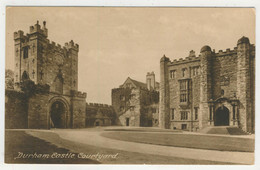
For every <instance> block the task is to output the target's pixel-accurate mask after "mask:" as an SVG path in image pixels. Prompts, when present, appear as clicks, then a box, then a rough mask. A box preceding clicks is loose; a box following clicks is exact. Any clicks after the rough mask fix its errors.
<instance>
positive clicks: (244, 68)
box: [237, 37, 254, 132]
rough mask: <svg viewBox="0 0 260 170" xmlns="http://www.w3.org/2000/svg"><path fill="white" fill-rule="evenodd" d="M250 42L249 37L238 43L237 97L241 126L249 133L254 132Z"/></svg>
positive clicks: (241, 39)
mask: <svg viewBox="0 0 260 170" xmlns="http://www.w3.org/2000/svg"><path fill="white" fill-rule="evenodd" d="M251 59H252V58H251V56H250V42H249V39H248V38H247V37H242V38H240V39H239V40H238V42H237V97H238V100H239V102H240V105H239V121H240V123H239V126H240V127H241V128H242V129H243V130H244V131H248V132H252V131H253V126H252V124H253V122H252V114H253V113H252V111H253V110H254V108H252V105H251V98H252V94H251V84H250V83H251V82H250V80H251V74H250V68H251V67H253V66H251V65H250V63H251V62H250V60H251Z"/></svg>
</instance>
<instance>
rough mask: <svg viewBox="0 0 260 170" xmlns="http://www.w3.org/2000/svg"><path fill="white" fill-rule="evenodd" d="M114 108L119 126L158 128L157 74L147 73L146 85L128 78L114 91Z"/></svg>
mask: <svg viewBox="0 0 260 170" xmlns="http://www.w3.org/2000/svg"><path fill="white" fill-rule="evenodd" d="M112 106H113V107H114V110H115V112H116V115H117V116H116V117H117V122H116V124H117V125H122V126H158V124H159V120H158V119H159V117H158V116H159V83H158V82H156V81H155V74H154V73H153V72H151V73H147V75H146V83H142V82H139V81H136V80H133V79H131V78H129V77H128V78H127V79H126V81H125V82H124V83H123V84H122V85H121V86H120V87H119V88H115V89H112Z"/></svg>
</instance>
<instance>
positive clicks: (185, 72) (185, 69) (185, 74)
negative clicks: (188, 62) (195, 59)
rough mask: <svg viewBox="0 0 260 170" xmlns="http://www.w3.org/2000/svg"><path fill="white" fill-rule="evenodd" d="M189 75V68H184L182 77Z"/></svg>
mask: <svg viewBox="0 0 260 170" xmlns="http://www.w3.org/2000/svg"><path fill="white" fill-rule="evenodd" d="M186 76H187V68H183V69H182V77H186Z"/></svg>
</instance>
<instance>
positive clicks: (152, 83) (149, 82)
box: [146, 71, 155, 90]
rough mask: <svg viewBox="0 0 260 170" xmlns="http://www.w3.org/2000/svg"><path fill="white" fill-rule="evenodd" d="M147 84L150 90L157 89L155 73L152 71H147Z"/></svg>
mask: <svg viewBox="0 0 260 170" xmlns="http://www.w3.org/2000/svg"><path fill="white" fill-rule="evenodd" d="M146 84H147V88H148V90H154V89H155V74H154V72H153V71H152V72H151V73H149V72H148V73H147V75H146Z"/></svg>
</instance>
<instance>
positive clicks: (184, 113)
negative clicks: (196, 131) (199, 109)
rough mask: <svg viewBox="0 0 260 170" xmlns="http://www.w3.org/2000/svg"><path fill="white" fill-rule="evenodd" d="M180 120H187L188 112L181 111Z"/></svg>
mask: <svg viewBox="0 0 260 170" xmlns="http://www.w3.org/2000/svg"><path fill="white" fill-rule="evenodd" d="M181 120H188V112H187V111H181Z"/></svg>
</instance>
